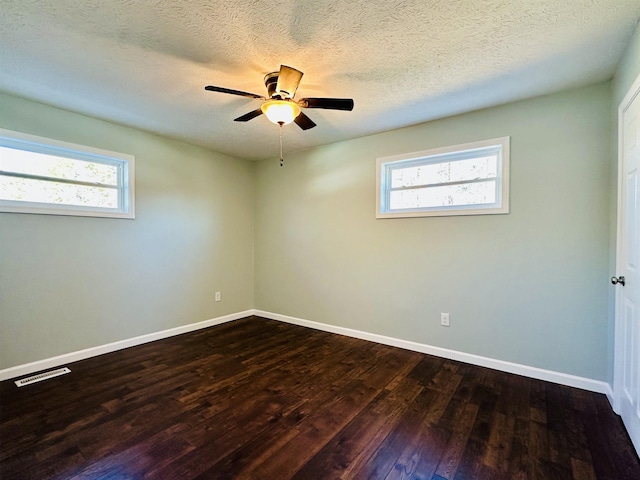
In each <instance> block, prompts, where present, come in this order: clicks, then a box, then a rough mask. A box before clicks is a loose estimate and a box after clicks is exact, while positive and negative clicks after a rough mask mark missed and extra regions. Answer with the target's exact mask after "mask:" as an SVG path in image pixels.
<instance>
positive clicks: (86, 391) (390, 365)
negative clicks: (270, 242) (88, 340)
mask: <svg viewBox="0 0 640 480" xmlns="http://www.w3.org/2000/svg"><path fill="white" fill-rule="evenodd" d="M68 366H69V367H70V369H71V371H72V373H70V374H67V375H64V376H61V377H57V378H53V379H50V380H47V381H44V382H40V383H36V384H33V385H30V386H26V387H22V388H17V387H16V386H15V385H14V383H13V381H5V382H2V383H1V384H0V412H1V414H0V415H1V416H0V441H1V453H0V478H2V479H3V480H4V479H7V480H8V479H29V480H39V479H113V480H115V479H141V478H149V479H170V480H173V479H179V480H188V479H217V478H224V479H232V478H238V479H261V480H271V479H274V480H281V479H305V480H309V479H334V478H358V479H423V480H442V479H461V480H462V479H463V480H469V479H505V480H507V479H508V480H515V479H541V480H542V479H544V480H550V479H575V480H578V479H579V480H587V479H612V480H614V479H615V480H622V479H634V480H638V479H640V462H639V461H638V457H637V456H636V454H635V452H634V450H633V447H632V446H631V443H630V440H629V438H628V436H627V434H626V432H625V431H624V428H623V426H622V424H621V422H620V419H619V418H618V417H617V416H616V415H615V414H614V413H613V412H612V411H611V408H610V406H609V403H608V401H607V399H606V398H605V396H604V395H600V394H595V393H591V392H586V391H582V390H577V389H573V388H568V387H563V386H559V385H555V384H551V383H546V382H542V381H538V380H532V379H528V378H524V377H519V376H516V375H510V374H506V373H501V372H497V371H494V370H489V369H485V368H480V367H475V366H471V365H467V364H463V363H459V362H454V361H450V360H444V359H441V358H437V357H432V356H429V355H423V354H420V353H415V352H410V351H406V350H401V349H398V348H393V347H387V346H383V345H378V344H375V343H370V342H366V341H363V340H357V339H353V338H348V337H343V336H339V335H333V334H329V333H325V332H320V331H315V330H310V329H306V328H302V327H297V326H293V325H287V324H284V323H279V322H275V321H271V320H266V319H261V318H257V317H251V318H247V319H243V320H238V321H235V322H232V323H227V324H224V325H220V326H217V327H213V328H209V329H206V330H200V331H197V332H193V333H189V334H185V335H181V336H178V337H173V338H169V339H166V340H161V341H158V342H154V343H149V344H146V345H142V346H139V347H134V348H130V349H127V350H122V351H119V352H115V353H111V354H108V355H103V356H100V357H95V358H92V359H88V360H84V361H81V362H76V363H73V364H70V365H68Z"/></svg>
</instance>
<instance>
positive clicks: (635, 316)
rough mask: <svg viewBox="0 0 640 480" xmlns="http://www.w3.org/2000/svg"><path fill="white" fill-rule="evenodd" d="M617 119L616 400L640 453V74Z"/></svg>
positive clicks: (621, 106) (621, 105)
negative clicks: (618, 154)
mask: <svg viewBox="0 0 640 480" xmlns="http://www.w3.org/2000/svg"><path fill="white" fill-rule="evenodd" d="M618 119H619V122H618V125H619V127H618V128H619V144H618V145H619V152H620V156H619V161H618V168H619V180H618V254H617V255H618V257H617V262H616V263H617V268H618V271H617V275H618V277H614V278H612V279H611V281H612V282H614V283H615V284H616V327H615V328H616V337H615V377H614V401H615V407H616V410H617V412H618V413H619V414H620V416H621V417H622V420H623V422H624V424H625V426H626V427H627V431H628V432H629V436H630V437H631V441H632V442H633V444H634V446H635V448H636V451H637V452H638V453H640V77H638V79H636V82H635V83H634V84H633V87H632V88H631V90H630V91H629V93H628V94H627V95H626V97H625V99H624V100H623V102H622V103H621V104H620V109H619V115H618ZM622 277H624V279H623V278H622ZM616 282H617V283H616Z"/></svg>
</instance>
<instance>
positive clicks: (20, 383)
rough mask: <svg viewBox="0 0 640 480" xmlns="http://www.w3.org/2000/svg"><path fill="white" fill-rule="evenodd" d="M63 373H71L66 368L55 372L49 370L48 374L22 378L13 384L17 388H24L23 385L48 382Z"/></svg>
mask: <svg viewBox="0 0 640 480" xmlns="http://www.w3.org/2000/svg"><path fill="white" fill-rule="evenodd" d="M65 373H71V370H69V369H68V368H67V367H64V368H58V369H56V370H51V371H49V372H43V373H38V374H37V375H32V376H30V377H27V378H22V379H20V380H16V381H15V384H16V385H17V386H19V387H24V386H25V385H30V384H32V383H36V382H41V381H42V380H48V379H50V378H53V377H59V376H60V375H64V374H65Z"/></svg>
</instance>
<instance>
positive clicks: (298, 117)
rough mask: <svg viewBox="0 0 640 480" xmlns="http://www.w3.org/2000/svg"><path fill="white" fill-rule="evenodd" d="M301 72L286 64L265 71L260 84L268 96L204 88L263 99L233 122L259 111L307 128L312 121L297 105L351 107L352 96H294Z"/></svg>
mask: <svg viewBox="0 0 640 480" xmlns="http://www.w3.org/2000/svg"><path fill="white" fill-rule="evenodd" d="M302 75H303V73H302V72H301V71H300V70H296V69H295V68H292V67H288V66H287V65H280V71H278V72H271V73H267V74H266V75H265V77H264V84H265V86H266V87H267V95H268V97H264V96H262V95H257V94H255V93H248V92H242V91H240V90H232V89H230V88H224V87H215V86H213V85H208V86H206V87H204V88H205V90H209V91H211V92H220V93H228V94H231V95H239V96H241V97H250V98H257V99H260V100H265V102H264V103H263V104H262V105H261V106H260V108H257V109H256V110H253V111H251V112H249V113H246V114H244V115H242V116H240V117H238V118H236V119H234V121H236V122H248V121H249V120H252V119H254V118H256V117H258V116H260V115H262V114H263V113H264V114H265V115H266V116H267V118H268V119H269V120H270V121H272V122H273V123H275V124H278V125H280V126H282V125H287V124H289V123H291V122H295V123H296V125H298V126H299V127H300V128H301V129H302V130H308V129H310V128H313V127H315V126H316V124H315V123H314V122H313V120H311V119H310V118H309V117H307V116H306V115H305V114H304V113H302V112H301V111H300V108H323V109H325V110H348V111H351V110H353V100H352V99H350V98H303V99H300V100H297V101H296V100H294V99H293V97H294V96H295V94H296V90H297V89H298V85H300V79H302Z"/></svg>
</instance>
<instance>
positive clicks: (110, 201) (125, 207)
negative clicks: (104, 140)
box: [0, 129, 135, 218]
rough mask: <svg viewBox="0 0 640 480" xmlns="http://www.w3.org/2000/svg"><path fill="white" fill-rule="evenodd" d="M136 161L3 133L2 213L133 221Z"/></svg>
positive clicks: (0, 165) (0, 164) (0, 149)
mask: <svg viewBox="0 0 640 480" xmlns="http://www.w3.org/2000/svg"><path fill="white" fill-rule="evenodd" d="M134 161H135V159H134V157H133V156H131V155H125V154H123V153H115V152H109V151H106V150H99V149H96V148H91V147H85V146H81V145H74V144H71V143H65V142H59V141H57V140H50V139H48V138H42V137H36V136H33V135H26V134H24V133H18V132H12V131H9V130H3V129H0V212H14V213H40V214H51V215H80V216H92V217H116V218H134V217H135V215H134V204H133V203H134V202H133V201H134V196H133V193H134Z"/></svg>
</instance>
